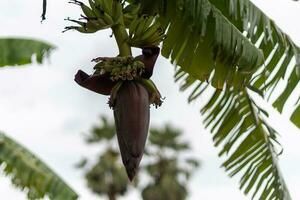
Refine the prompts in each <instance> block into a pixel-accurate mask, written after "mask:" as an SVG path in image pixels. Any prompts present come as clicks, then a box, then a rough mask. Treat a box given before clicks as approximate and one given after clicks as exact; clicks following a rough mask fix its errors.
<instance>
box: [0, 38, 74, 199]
mask: <svg viewBox="0 0 300 200" xmlns="http://www.w3.org/2000/svg"><path fill="white" fill-rule="evenodd" d="M0 49H1V51H0V67H5V66H15V65H24V64H29V63H32V61H34V60H33V56H35V58H36V62H37V63H42V61H43V60H44V59H45V58H46V57H47V56H48V55H49V53H50V52H51V51H52V50H53V49H54V47H53V46H52V45H50V44H48V43H45V42H42V41H38V40H31V39H23V38H1V39H0ZM0 166H1V169H3V170H4V173H5V174H6V175H7V176H8V177H9V178H10V179H11V182H12V183H13V184H14V185H15V186H16V187H18V188H20V189H22V190H24V191H26V193H27V197H28V199H40V198H43V197H45V196H48V197H49V198H50V199H66V200H72V199H77V194H76V193H75V192H74V191H73V190H72V189H71V188H70V187H69V186H68V185H67V184H66V183H65V182H64V181H63V180H62V179H61V178H60V177H59V176H58V175H57V174H56V173H54V172H53V171H52V170H51V169H50V168H49V167H48V166H47V165H46V164H45V163H44V162H43V161H41V160H40V159H39V158H38V157H37V156H35V155H34V154H33V153H31V152H30V151H29V150H28V149H27V148H25V147H23V146H22V145H21V144H19V143H17V142H16V141H14V140H13V139H11V138H9V137H8V136H6V135H5V134H4V133H2V132H0Z"/></svg>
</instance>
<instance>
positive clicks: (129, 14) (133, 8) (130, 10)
mask: <svg viewBox="0 0 300 200" xmlns="http://www.w3.org/2000/svg"><path fill="white" fill-rule="evenodd" d="M140 8H141V5H140V4H134V3H132V4H128V5H127V6H126V7H125V8H124V9H123V19H124V25H125V27H126V28H129V26H130V24H131V22H132V21H133V20H135V19H136V18H138V17H139V12H140Z"/></svg>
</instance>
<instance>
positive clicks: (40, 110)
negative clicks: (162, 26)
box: [0, 0, 300, 200]
mask: <svg viewBox="0 0 300 200" xmlns="http://www.w3.org/2000/svg"><path fill="white" fill-rule="evenodd" d="M67 2H68V1H67V0H64V1H62V0H60V1H58V0H49V2H48V14H47V20H46V21H45V22H44V23H43V24H41V23H40V18H39V17H40V15H41V3H42V1H41V0H38V1H37V0H27V1H22V0H10V1H7V0H2V1H0V19H1V21H0V24H1V29H0V36H2V37H6V36H18V37H29V38H39V39H42V40H45V41H48V42H50V43H52V44H55V45H56V46H57V50H56V51H55V52H54V53H53V54H52V56H51V57H50V59H49V61H48V62H47V63H45V64H44V65H42V66H37V65H30V66H26V67H22V68H4V69H1V72H0V111H1V114H0V130H2V131H4V132H5V133H6V134H7V135H9V136H11V137H13V138H14V139H16V140H17V141H19V142H20V143H21V144H23V145H25V146H26V147H28V148H29V149H30V150H32V151H33V152H35V153H36V154H37V155H38V156H39V157H41V158H42V159H43V160H44V161H45V162H46V163H47V164H49V165H50V166H51V167H52V168H53V169H54V170H55V171H56V172H57V173H58V174H59V175H61V176H62V177H63V178H64V179H65V180H66V181H67V182H68V183H69V184H70V185H71V186H72V187H73V188H74V189H75V190H76V191H77V192H78V193H79V194H80V197H81V199H82V200H93V199H99V198H98V197H96V196H94V195H93V194H91V193H90V192H89V191H88V189H86V187H85V181H84V179H83V178H82V173H81V172H80V171H78V170H76V169H74V167H73V166H74V163H76V162H77V161H78V160H79V159H80V158H82V157H83V156H88V157H90V158H93V157H95V155H96V154H97V152H99V147H97V146H92V147H90V146H87V145H85V144H84V141H83V137H82V133H83V132H87V131H88V130H89V129H90V128H91V126H92V125H94V124H96V123H97V122H98V118H99V116H100V115H101V114H106V115H107V116H109V117H110V118H112V111H111V110H110V109H109V108H108V106H107V104H106V102H107V97H104V96H100V95H97V94H95V93H92V92H90V91H87V90H85V89H83V88H81V87H79V86H78V85H76V84H75V82H74V81H73V77H74V74H75V73H76V71H77V70H78V69H83V70H85V71H87V72H91V71H92V64H91V63H90V62H89V61H90V60H91V59H92V58H94V57H97V56H115V55H116V54H117V48H116V44H115V42H114V40H113V38H110V37H109V35H110V34H111V32H110V31H103V32H98V33H96V34H92V35H84V34H80V33H78V32H72V31H70V32H67V33H64V34H62V33H61V31H62V30H63V28H64V27H65V26H66V25H69V24H68V23H67V22H66V21H64V20H63V19H64V18H66V17H68V16H70V17H73V18H78V14H79V8H78V7H76V6H72V5H70V4H68V3H67ZM256 2H257V5H259V6H260V7H261V8H262V9H263V10H264V11H266V12H267V13H268V15H269V16H271V17H272V18H273V19H275V21H276V22H277V24H278V25H279V26H280V27H281V28H282V29H283V30H284V31H285V32H287V33H288V34H289V35H290V36H291V37H292V39H293V40H294V41H295V42H296V43H297V44H298V45H300V34H299V33H300V23H299V19H300V3H295V2H293V1H290V0H277V1H274V0H264V1H258V0H256V1H255V3H256ZM134 53H135V54H136V55H137V54H139V53H140V52H139V51H138V50H136V51H135V52H134ZM173 74H174V67H173V66H172V65H170V64H169V62H168V61H167V60H166V59H164V58H160V59H159V61H158V63H157V65H156V69H155V72H154V76H153V79H154V81H155V82H156V83H157V86H158V87H159V89H160V91H161V93H162V94H163V96H165V97H166V100H165V102H164V104H163V106H162V107H161V108H159V109H153V108H152V109H151V124H152V125H155V126H160V125H162V124H164V123H166V122H170V123H172V124H174V125H175V126H176V127H178V128H181V129H182V130H184V138H185V139H186V140H188V141H190V142H191V144H192V146H193V152H192V153H191V154H192V155H194V156H195V157H197V158H198V159H201V161H202V168H201V170H198V171H197V172H196V174H195V176H193V179H192V180H191V183H190V196H189V199H192V200H198V199H210V200H219V199H221V198H222V199H229V198H230V199H231V200H243V199H245V200H246V199H249V198H247V197H245V196H244V195H243V194H242V193H241V192H240V191H239V190H238V179H229V178H228V177H227V175H226V173H225V172H224V170H223V169H220V168H219V166H220V165H221V163H222V160H221V159H219V158H218V157H217V150H216V149H215V148H213V145H212V142H211V137H210V134H209V133H208V132H207V131H205V130H204V128H203V126H202V125H201V120H202V119H201V116H200V113H199V108H200V105H201V100H205V99H199V100H198V102H197V103H192V104H190V105H188V104H187V101H186V99H187V96H188V93H181V92H179V90H178V84H174V81H173ZM285 110H286V113H287V114H285V115H284V117H280V116H279V115H278V114H277V113H276V112H272V115H271V120H270V121H271V122H272V123H274V124H275V126H276V127H277V129H278V131H279V132H280V133H281V135H282V137H281V138H280V141H281V143H282V145H283V147H284V153H283V155H282V156H281V158H280V165H281V168H282V172H283V175H284V176H285V179H286V181H287V185H288V187H289V189H290V192H291V195H292V197H293V199H300V191H299V190H298V188H299V186H300V171H299V169H300V158H299V147H298V146H299V145H298V144H299V142H300V132H299V130H297V129H296V128H295V127H294V126H292V125H290V124H289V123H288V121H287V119H286V117H287V116H288V115H289V114H290V113H291V110H289V108H287V109H285ZM2 177H3V176H1V178H0V194H1V199H4V200H24V199H26V197H25V195H24V194H23V193H22V192H19V191H18V190H15V189H14V188H13V187H11V186H10V183H9V180H8V179H6V178H2ZM124 199H131V200H132V199H139V197H138V195H137V194H136V193H131V194H130V196H127V197H125V198H124Z"/></svg>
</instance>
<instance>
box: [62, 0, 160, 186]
mask: <svg viewBox="0 0 300 200" xmlns="http://www.w3.org/2000/svg"><path fill="white" fill-rule="evenodd" d="M88 2H89V5H86V4H84V3H82V2H80V1H77V0H71V1H70V3H73V4H76V5H78V6H80V7H81V10H82V12H83V14H82V15H81V18H80V19H79V20H74V19H69V18H68V19H67V20H68V21H71V22H74V23H76V24H77V26H68V27H66V28H65V31H67V30H71V29H73V30H77V31H79V32H81V33H94V32H97V31H99V30H103V29H107V28H111V29H112V31H113V35H114V37H115V39H116V42H117V44H118V48H119V55H118V56H117V57H98V58H95V59H93V60H92V61H93V62H96V64H95V66H94V73H93V74H92V75H88V74H86V73H85V72H83V71H81V70H79V71H78V72H77V74H76V75H75V81H76V82H77V83H78V84H79V85H80V86H82V87H84V88H86V89H89V90H91V91H93V92H96V93H99V94H102V95H110V98H109V102H108V104H109V106H110V107H111V108H112V109H113V110H114V118H115V124H116V132H117V137H118V143H119V147H120V151H121V156H122V161H123V164H124V165H125V168H126V171H127V174H128V177H129V179H130V180H132V179H133V177H134V176H135V174H136V172H137V170H138V166H139V163H140V161H141V159H142V156H143V153H144V147H145V143H146V139H147V135H148V128H149V121H150V105H151V104H153V105H154V106H155V107H158V106H161V104H162V97H161V95H160V92H159V91H158V89H157V87H156V86H155V84H154V82H153V81H151V80H150V77H151V76H152V74H153V69H154V66H155V63H156V60H157V57H158V55H159V52H160V49H159V47H158V45H159V43H160V42H161V41H162V40H163V39H164V37H165V36H164V32H165V30H164V29H163V28H162V27H161V25H160V23H159V20H158V17H157V16H148V15H143V14H142V13H140V5H139V4H127V5H125V4H124V3H122V2H121V1H120V0H89V1H88ZM131 47H138V48H141V49H142V55H139V56H137V57H133V56H132V53H131Z"/></svg>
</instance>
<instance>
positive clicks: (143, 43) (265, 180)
mask: <svg viewBox="0 0 300 200" xmlns="http://www.w3.org/2000/svg"><path fill="white" fill-rule="evenodd" d="M71 2H72V3H74V4H77V5H79V6H80V7H81V9H82V11H83V15H82V19H81V20H72V19H69V20H70V21H72V22H74V23H76V24H77V25H76V26H69V27H66V30H70V29H74V30H77V31H79V32H81V33H94V32H96V31H99V30H103V29H107V28H111V29H112V31H113V35H114V37H115V39H116V42H117V44H118V48H119V55H118V56H117V57H112V58H103V57H99V58H96V59H94V60H93V61H95V62H96V65H95V67H94V69H95V73H94V74H92V75H88V74H86V73H84V72H82V71H79V72H78V73H77V74H76V77H75V81H76V82H77V83H78V84H79V85H81V86H83V87H85V88H87V89H89V90H92V91H94V92H97V93H100V94H103V95H110V100H109V105H110V106H111V107H112V108H113V110H114V116H115V121H116V125H117V134H118V140H119V146H120V149H121V152H122V159H123V163H124V165H125V167H126V168H127V171H131V172H132V173H129V177H130V178H132V177H133V175H134V173H135V171H136V170H137V168H138V165H139V162H140V160H141V157H142V154H143V149H144V145H145V140H146V137H147V129H148V126H149V104H154V105H155V106H156V107H157V106H160V105H161V103H162V99H161V96H160V93H159V91H158V90H157V88H156V86H155V85H154V83H153V82H152V81H151V80H150V77H151V75H152V70H153V67H154V65H155V61H156V59H157V56H158V54H159V48H158V46H159V45H160V46H161V48H162V51H161V55H162V56H163V57H165V58H167V59H170V62H171V63H173V64H174V65H175V66H176V70H177V71H176V74H175V81H177V82H178V81H179V82H181V90H183V91H184V90H187V89H190V90H192V92H191V95H190V96H189V98H188V101H189V102H191V101H195V100H196V99H198V98H199V97H200V96H205V97H206V99H207V96H209V100H208V102H207V103H206V104H205V106H204V107H203V108H202V110H201V112H202V114H203V115H204V116H205V120H204V124H205V126H206V127H207V128H208V129H209V130H210V131H211V133H212V136H213V141H214V143H215V146H220V147H221V150H220V153H219V156H220V157H225V158H226V161H225V162H224V163H223V165H222V166H223V167H224V168H225V170H226V171H227V172H228V173H229V175H230V176H235V175H240V176H241V179H240V189H242V190H243V192H244V193H245V194H251V196H252V198H253V199H262V200H265V199H277V200H288V199H291V197H290V194H289V192H288V189H287V186H286V184H285V181H284V179H283V176H282V174H281V172H280V170H279V166H278V163H277V160H278V155H279V153H278V151H277V148H276V145H277V144H279V141H278V139H277V136H278V133H277V131H276V130H275V129H274V128H273V126H272V124H268V123H267V121H266V118H267V117H268V113H267V112H266V111H265V110H264V108H263V107H261V106H260V105H259V104H257V100H256V99H255V98H254V97H253V95H251V94H252V93H257V94H258V95H260V96H261V97H263V98H264V99H265V100H266V101H268V99H269V98H267V97H269V95H270V94H272V93H273V91H274V90H276V89H277V87H276V86H277V85H278V84H279V83H280V82H281V80H283V79H286V80H288V87H286V89H285V90H284V91H283V92H282V93H281V94H280V95H279V97H278V98H277V99H276V100H275V101H274V102H270V103H271V104H272V105H273V107H274V108H275V109H277V110H278V111H279V112H282V110H283V106H284V105H285V103H286V102H287V100H288V99H289V97H290V96H291V95H292V94H294V90H295V88H296V86H297V84H298V80H299V67H300V50H299V47H298V46H297V45H296V44H295V43H294V42H293V41H292V40H291V39H290V37H289V36H288V35H286V34H285V33H284V32H282V31H281V29H280V28H279V27H278V26H277V25H276V24H275V23H274V21H273V20H271V19H270V18H268V17H267V16H266V15H265V14H264V13H263V12H262V11H261V10H260V9H259V8H258V7H256V6H255V5H254V4H253V3H252V2H251V1H249V0H230V1H229V0H228V1H219V0H151V1H150V0H124V1H119V0H89V5H87V4H84V3H82V2H79V1H76V0H73V1H71ZM132 47H138V48H141V49H142V55H140V56H137V57H134V56H133V55H132V52H131V48H132ZM288 69H289V70H288ZM158 70H159V69H158ZM290 70H291V73H287V71H290ZM297 103H298V102H297ZM299 118H300V107H299V106H297V108H296V109H295V112H294V113H293V114H292V117H291V121H292V122H293V123H295V124H296V125H297V126H300V120H299Z"/></svg>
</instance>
